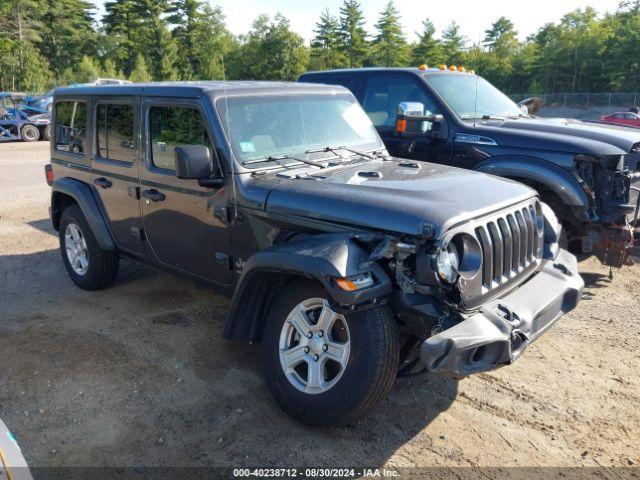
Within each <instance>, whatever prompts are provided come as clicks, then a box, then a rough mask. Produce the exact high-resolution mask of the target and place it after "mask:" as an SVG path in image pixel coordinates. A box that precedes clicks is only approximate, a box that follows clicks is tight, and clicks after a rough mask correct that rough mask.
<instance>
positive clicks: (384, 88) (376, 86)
mask: <svg viewBox="0 0 640 480" xmlns="http://www.w3.org/2000/svg"><path fill="white" fill-rule="evenodd" d="M401 102H420V103H422V104H423V105H424V110H425V111H424V114H425V115H429V114H436V113H439V112H438V111H437V109H436V106H435V104H434V102H433V101H432V100H431V99H430V98H429V97H428V96H427V94H426V92H425V90H424V88H423V87H422V85H420V83H419V82H418V81H417V80H416V79H415V78H412V77H409V76H406V75H384V76H379V77H374V78H372V79H370V80H369V81H368V82H367V88H366V91H365V94H364V99H363V101H362V106H363V107H364V109H365V111H366V112H367V115H369V118H370V119H371V121H372V122H373V124H374V125H375V126H376V127H393V126H394V125H395V122H396V114H397V113H398V104H400V103H401Z"/></svg>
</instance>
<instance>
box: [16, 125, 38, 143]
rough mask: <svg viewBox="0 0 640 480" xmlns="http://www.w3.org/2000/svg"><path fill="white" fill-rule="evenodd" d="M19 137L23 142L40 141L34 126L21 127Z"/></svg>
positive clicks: (36, 128)
mask: <svg viewBox="0 0 640 480" xmlns="http://www.w3.org/2000/svg"><path fill="white" fill-rule="evenodd" d="M20 136H21V137H22V141H23V142H37V141H38V140H40V130H38V127H36V126H35V125H30V124H27V125H23V126H22V128H21V129H20Z"/></svg>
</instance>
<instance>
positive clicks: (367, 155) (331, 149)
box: [304, 147, 377, 160]
mask: <svg viewBox="0 0 640 480" xmlns="http://www.w3.org/2000/svg"><path fill="white" fill-rule="evenodd" d="M340 150H346V151H347V152H351V153H353V154H354V155H360V156H361V157H365V158H368V159H369V160H373V159H375V158H376V156H377V155H376V154H375V152H374V154H373V155H372V154H370V153H367V152H361V151H360V150H354V149H352V148H347V147H324V148H315V149H310V150H305V152H304V153H307V154H309V153H329V152H331V153H333V154H334V155H336V156H337V157H342V155H340V154H339V153H338V152H339V151H340Z"/></svg>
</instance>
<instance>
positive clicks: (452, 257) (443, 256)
mask: <svg viewBox="0 0 640 480" xmlns="http://www.w3.org/2000/svg"><path fill="white" fill-rule="evenodd" d="M459 267H460V255H459V254H458V249H457V248H456V246H455V245H454V243H453V242H449V244H448V245H447V246H446V247H445V248H443V249H441V250H440V251H439V252H438V253H437V254H436V272H437V273H438V276H439V277H440V279H441V280H442V281H444V282H446V283H449V284H452V283H455V281H456V280H457V279H458V275H459V272H458V268H459Z"/></svg>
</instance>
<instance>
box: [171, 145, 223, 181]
mask: <svg viewBox="0 0 640 480" xmlns="http://www.w3.org/2000/svg"><path fill="white" fill-rule="evenodd" d="M174 155H175V164H176V177H178V178H181V179H183V180H198V185H200V186H201V187H208V188H219V187H221V186H222V185H224V180H223V179H222V178H209V177H211V174H212V173H213V165H212V162H211V151H210V150H209V149H208V148H207V147H206V146H204V145H185V146H182V147H176V148H175V150H174Z"/></svg>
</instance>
